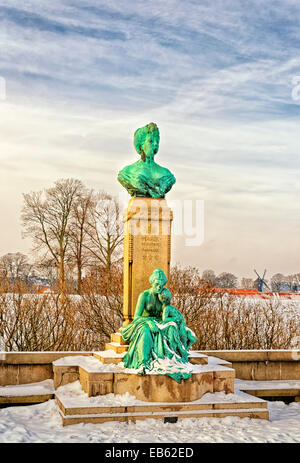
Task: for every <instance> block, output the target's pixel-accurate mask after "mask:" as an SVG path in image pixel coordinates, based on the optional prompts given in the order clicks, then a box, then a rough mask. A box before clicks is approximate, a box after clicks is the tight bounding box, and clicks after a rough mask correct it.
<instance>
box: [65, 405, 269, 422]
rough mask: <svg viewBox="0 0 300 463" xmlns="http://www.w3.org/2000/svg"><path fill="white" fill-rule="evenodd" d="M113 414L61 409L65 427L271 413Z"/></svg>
mask: <svg viewBox="0 0 300 463" xmlns="http://www.w3.org/2000/svg"><path fill="white" fill-rule="evenodd" d="M112 410H113V412H111V413H107V412H104V413H88V414H74V415H65V414H64V413H63V411H62V410H61V409H60V415H61V419H62V424H63V426H67V425H72V424H79V423H95V424H96V423H105V422H107V421H120V422H129V421H130V422H136V421H137V420H147V419H159V420H162V421H164V422H173V423H174V422H177V421H178V420H179V419H183V418H225V417H227V416H236V417H240V418H257V419H265V420H268V419H269V412H268V410H267V409H266V408H262V407H258V408H224V409H221V408H218V409H215V408H212V409H202V410H201V409H197V410H196V409H193V410H182V411H178V410H176V411H158V410H156V411H154V410H153V411H140V412H136V411H128V410H127V411H126V412H125V411H124V412H123V411H118V412H116V411H115V410H114V409H112Z"/></svg>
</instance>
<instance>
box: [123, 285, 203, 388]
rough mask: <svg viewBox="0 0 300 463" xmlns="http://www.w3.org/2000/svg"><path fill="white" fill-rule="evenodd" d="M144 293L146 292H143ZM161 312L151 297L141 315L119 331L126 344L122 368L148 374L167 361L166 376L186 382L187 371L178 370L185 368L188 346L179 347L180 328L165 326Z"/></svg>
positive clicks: (188, 374) (158, 303)
mask: <svg viewBox="0 0 300 463" xmlns="http://www.w3.org/2000/svg"><path fill="white" fill-rule="evenodd" d="M146 292H148V291H144V293H146ZM144 293H142V295H143V294H144ZM161 311H162V306H161V303H160V301H159V299H158V298H157V296H156V295H150V298H149V302H148V304H147V306H146V308H145V310H144V312H143V314H142V315H141V316H138V317H136V318H134V320H133V321H132V322H131V323H130V324H129V325H127V326H125V327H123V328H121V334H122V337H123V339H124V340H125V341H126V342H127V343H128V344H129V348H128V351H127V352H126V354H125V356H124V358H123V362H124V366H125V367H126V368H134V369H139V368H140V367H144V368H145V369H147V370H150V371H151V370H152V369H153V368H154V366H155V364H158V370H159V367H160V365H159V364H160V363H161V364H164V359H169V361H168V368H169V371H167V372H166V373H165V374H167V375H169V376H170V377H171V378H173V379H175V380H176V381H177V382H179V383H180V382H181V380H182V379H183V378H184V379H187V378H189V377H190V376H191V375H192V373H191V372H190V371H187V369H186V368H182V369H181V368H178V365H179V364H182V365H183V366H184V364H188V352H187V346H185V345H183V343H182V336H181V335H180V325H177V323H176V322H175V321H172V322H168V323H164V322H163V321H162V318H161ZM178 321H179V320H178ZM180 321H182V320H180ZM193 342H195V339H193ZM189 344H191V343H189ZM170 366H171V368H170Z"/></svg>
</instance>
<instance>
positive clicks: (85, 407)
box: [55, 392, 268, 416]
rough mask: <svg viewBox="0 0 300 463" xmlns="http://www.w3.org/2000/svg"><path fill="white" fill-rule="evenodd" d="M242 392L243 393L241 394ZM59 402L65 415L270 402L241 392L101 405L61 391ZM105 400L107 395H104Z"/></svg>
mask: <svg viewBox="0 0 300 463" xmlns="http://www.w3.org/2000/svg"><path fill="white" fill-rule="evenodd" d="M241 394H242V395H241ZM55 399H56V401H57V404H58V406H59V408H60V410H61V411H62V413H63V415H65V416H69V415H71V416H74V415H103V414H117V413H123V414H124V413H141V412H143V413H144V412H146V413H147V414H149V413H156V412H160V413H161V412H164V413H175V412H176V413H177V412H192V411H194V412H198V411H199V410H209V411H211V410H226V409H264V410H267V407H268V403H267V402H266V401H264V400H261V399H256V400H254V399H253V398H252V397H251V396H248V395H247V394H243V393H239V394H237V395H236V401H235V402H234V401H226V400H224V401H222V400H221V401H220V400H219V401H217V400H215V401H214V399H213V398H211V401H205V400H204V401H203V400H202V401H201V399H200V400H199V401H195V402H179V403H174V402H173V403H166V402H161V403H160V402H144V403H141V404H134V405H130V404H128V405H122V406H117V405H116V406H111V405H110V406H109V405H100V404H97V403H96V402H95V401H94V402H91V401H90V399H82V398H66V397H65V396H63V395H62V396H61V395H60V394H59V392H57V393H56V394H55ZM104 401H105V397H104Z"/></svg>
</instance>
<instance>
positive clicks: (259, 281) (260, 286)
mask: <svg viewBox="0 0 300 463" xmlns="http://www.w3.org/2000/svg"><path fill="white" fill-rule="evenodd" d="M254 272H255V273H256V275H257V277H258V278H257V289H258V291H259V292H260V293H262V292H263V286H264V285H265V286H266V287H267V288H268V289H270V288H269V286H268V285H267V283H266V282H265V275H266V272H267V270H265V271H264V275H263V277H261V276H259V274H258V273H257V271H256V270H255V269H254ZM270 291H271V290H270Z"/></svg>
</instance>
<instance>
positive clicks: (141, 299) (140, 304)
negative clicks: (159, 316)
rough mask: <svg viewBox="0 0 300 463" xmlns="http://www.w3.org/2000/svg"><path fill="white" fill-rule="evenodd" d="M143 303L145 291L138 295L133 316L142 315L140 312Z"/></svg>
mask: <svg viewBox="0 0 300 463" xmlns="http://www.w3.org/2000/svg"><path fill="white" fill-rule="evenodd" d="M145 304H146V295H145V292H143V293H141V294H140V295H139V297H138V300H137V303H136V308H135V312H134V318H137V317H141V316H142V313H143V311H144V308H145Z"/></svg>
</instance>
